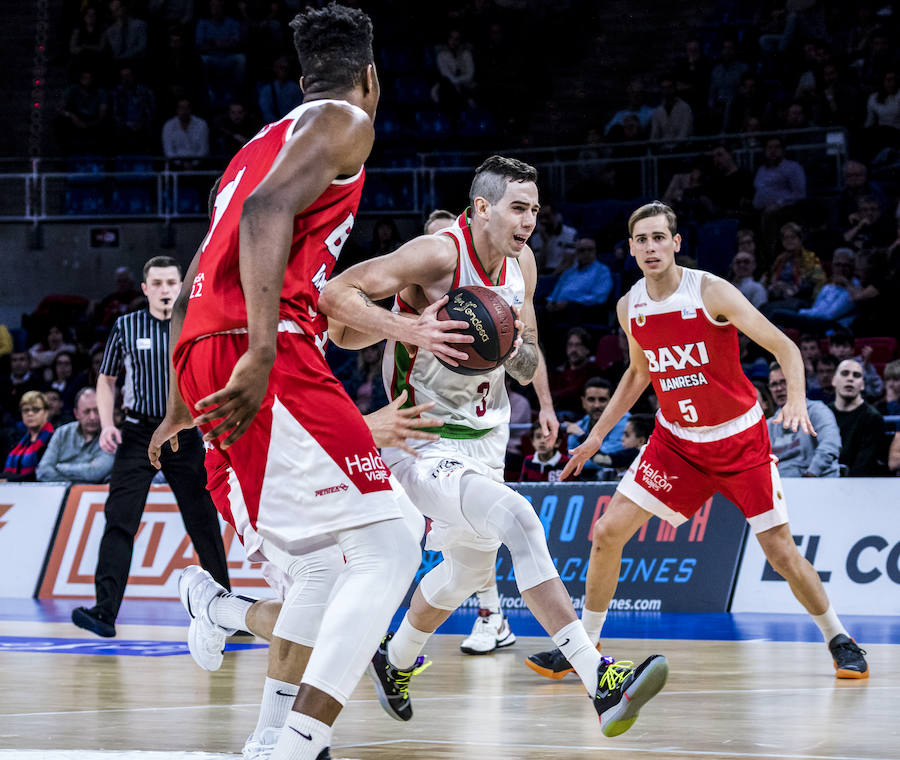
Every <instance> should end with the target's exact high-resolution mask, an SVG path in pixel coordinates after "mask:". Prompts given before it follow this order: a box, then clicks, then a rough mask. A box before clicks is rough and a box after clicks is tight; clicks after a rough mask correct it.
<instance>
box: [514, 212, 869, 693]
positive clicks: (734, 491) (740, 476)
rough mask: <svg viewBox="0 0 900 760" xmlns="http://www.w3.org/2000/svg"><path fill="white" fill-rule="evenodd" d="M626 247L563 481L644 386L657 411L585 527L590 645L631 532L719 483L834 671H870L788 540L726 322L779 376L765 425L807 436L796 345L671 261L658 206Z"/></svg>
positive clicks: (704, 276)
mask: <svg viewBox="0 0 900 760" xmlns="http://www.w3.org/2000/svg"><path fill="white" fill-rule="evenodd" d="M628 243H629V247H630V249H631V255H632V256H634V258H635V260H636V261H637V265H638V266H639V267H640V269H641V271H642V272H643V273H644V278H643V279H641V280H640V281H638V282H637V283H636V284H635V285H634V286H633V287H632V288H631V290H630V291H629V292H628V293H627V294H625V295H624V296H622V298H621V299H620V300H619V303H618V306H617V311H618V316H619V323H620V324H621V325H622V329H623V330H624V331H625V334H626V335H627V336H628V344H629V356H630V362H629V366H628V369H627V370H626V371H625V374H624V375H623V376H622V379H621V380H620V381H619V385H618V387H617V388H616V391H615V393H614V394H613V397H612V399H610V402H609V404H608V405H607V407H606V409H605V410H604V411H603V414H602V415H601V416H600V419H599V420H598V421H597V423H596V424H595V425H594V427H593V429H592V430H591V432H590V434H589V435H588V437H587V439H586V440H585V441H584V443H582V444H581V445H580V446H578V447H577V448H575V449H573V450H572V452H571V454H572V458H571V459H570V460H569V462H568V464H567V465H566V467H565V469H564V470H563V472H562V478H566V477H568V476H569V475H571V474H572V473H575V474H577V473H579V472H581V469H582V467H583V466H584V463H585V462H586V461H587V460H588V459H589V458H590V457H592V456H593V455H594V454H596V453H597V451H598V449H599V448H600V444H601V442H602V441H603V439H604V437H605V436H606V435H607V434H608V433H609V431H610V430H611V429H612V427H613V426H614V425H615V424H616V423H617V422H618V421H619V419H620V418H621V417H622V415H623V414H624V413H625V412H627V411H628V410H629V409H630V408H631V407H632V405H633V404H634V403H635V402H636V401H637V400H638V397H639V396H640V395H641V393H643V391H644V389H645V388H646V387H647V384H648V383H649V382H652V383H653V389H654V391H655V392H656V395H657V398H658V399H659V411H658V412H657V414H656V428H655V430H654V431H653V433H652V434H651V435H650V439H649V441H648V442H647V444H646V445H645V446H644V447H643V448H642V449H641V451H640V454H639V455H638V457H637V458H636V459H635V461H634V463H633V464H632V465H631V467H629V468H628V472H627V473H626V474H625V477H624V478H623V479H622V481H621V483H620V484H619V486H618V488H617V490H616V493H615V495H614V496H613V498H612V500H611V501H610V504H609V507H608V508H607V509H606V512H605V513H604V514H603V515H602V516H601V517H600V519H599V520H597V522H596V523H595V524H594V528H593V536H592V539H593V548H592V550H591V559H590V565H589V568H588V576H587V584H586V604H585V609H584V610H583V613H582V621H583V622H584V627H585V629H586V630H587V631H588V633H589V635H590V637H591V641H592V642H594V643H596V642H597V641H599V638H600V631H601V629H602V626H603V622H604V620H605V619H606V611H607V609H608V606H609V602H610V600H611V599H612V597H613V594H614V593H615V590H616V585H617V583H618V577H619V567H620V564H621V558H622V548H623V547H624V546H625V544H626V543H627V542H628V540H629V539H630V538H631V537H632V536H633V535H634V533H635V532H636V531H637V530H638V529H639V528H640V527H641V526H642V525H643V524H644V523H646V522H647V520H649V519H650V518H651V517H652V516H653V515H657V516H658V517H660V518H661V519H663V520H666V521H667V522H669V523H670V524H672V525H675V526H678V525H680V524H682V523H683V522H685V521H686V520H687V519H688V518H689V517H690V516H691V515H692V514H694V512H696V511H697V510H698V509H699V508H700V507H701V506H702V505H703V503H704V502H705V501H706V500H707V499H708V498H709V497H710V496H712V494H713V493H715V492H716V491H720V492H721V493H723V494H724V495H725V496H727V497H728V498H729V499H730V500H731V501H732V502H734V503H735V504H736V505H737V506H738V507H739V508H740V509H741V511H742V512H743V513H744V515H745V516H746V518H747V521H748V522H749V524H750V527H751V528H752V530H753V532H754V533H755V534H756V538H757V540H758V541H759V543H760V545H761V546H762V549H763V551H764V552H765V555H766V557H767V559H768V560H769V563H770V564H771V565H772V567H773V568H775V570H776V571H778V572H779V573H780V574H781V575H782V576H783V577H784V578H785V579H786V580H787V582H788V583H789V584H790V587H791V591H793V593H794V596H795V597H797V600H798V601H799V602H800V603H801V604H802V605H803V606H804V607H805V608H806V610H807V612H809V614H810V615H811V616H812V618H813V620H814V621H815V623H816V625H817V626H818V627H819V629H820V630H821V632H822V635H823V637H824V639H825V641H826V642H827V643H828V647H829V649H830V651H831V655H832V658H833V661H834V667H835V670H836V672H837V677H838V678H867V677H868V675H869V670H868V666H867V664H866V660H865V658H864V657H863V655H864V654H865V652H863V651H862V650H861V649H860V648H859V647H858V646H857V644H856V642H854V641H853V639H851V638H850V636H849V634H848V633H847V631H846V629H845V628H844V626H843V625H842V624H841V621H840V620H839V619H838V617H837V614H836V613H835V611H834V609H833V608H832V607H831V604H830V602H829V600H828V596H827V595H826V593H825V589H824V587H823V586H822V581H821V580H820V579H819V575H818V573H817V572H816V571H815V569H813V567H812V565H811V564H810V563H809V562H808V561H807V560H806V559H805V558H804V557H803V556H802V555H801V554H800V552H799V551H798V550H797V546H796V544H794V539H793V537H792V536H791V530H790V527H789V525H788V517H787V507H786V505H785V501H784V494H783V490H782V487H781V481H780V479H779V476H778V470H777V469H776V467H775V463H776V461H777V460H776V459H775V457H774V456H772V449H771V445H770V443H769V433H768V428H767V427H766V420H765V418H764V415H763V413H762V409H761V408H760V406H759V403H758V402H757V400H756V390H755V388H754V387H753V385H752V384H751V383H750V381H749V380H748V379H747V378H746V376H745V375H744V373H743V371H742V369H741V364H740V353H739V349H738V336H737V331H738V330H740V331H741V332H742V333H744V334H745V335H747V336H748V337H749V338H750V339H751V340H753V341H755V342H756V343H758V344H759V345H760V346H762V347H763V348H765V349H766V350H767V351H769V352H770V353H772V354H774V356H775V358H776V360H777V361H778V363H779V364H780V365H781V367H782V369H783V371H784V376H785V378H786V379H787V394H788V395H787V402H786V403H785V404H784V406H783V407H782V409H781V411H780V412H779V413H778V416H777V417H776V418H775V423H779V422H780V423H781V424H782V425H784V427H785V429H788V428H790V429H791V430H793V431H794V432H796V431H797V430H798V429H799V430H802V431H803V432H804V433H807V434H810V435H815V431H814V430H813V426H812V423H811V422H810V420H809V415H808V414H807V411H806V387H805V374H804V369H803V359H802V357H801V355H800V350H799V349H798V348H797V346H796V345H794V343H793V341H791V340H790V338H788V337H787V336H786V335H785V334H784V333H782V332H781V331H780V330H778V328H776V327H775V326H774V325H773V324H772V323H771V322H769V321H768V320H767V319H766V318H765V317H763V316H762V314H760V313H759V312H758V311H757V310H756V309H755V308H754V307H753V306H752V305H751V304H750V302H749V301H748V300H747V299H746V298H744V296H743V295H741V293H740V292H739V291H738V290H737V288H735V287H734V286H733V285H731V284H730V283H728V282H726V281H725V280H723V279H721V278H720V277H716V276H714V275H711V274H709V273H707V272H701V271H698V270H694V269H687V268H685V267H681V266H678V265H677V264H676V263H675V254H676V253H677V252H678V250H679V248H680V246H681V236H680V235H678V234H677V219H676V218H675V213H674V212H673V211H672V209H671V208H669V207H668V206H666V205H665V204H663V203H660V202H658V201H655V202H653V203H649V204H646V205H644V206H641V207H640V208H639V209H637V210H636V211H635V212H634V213H633V214H632V215H631V218H630V219H629V221H628ZM564 655H565V653H564V652H560V651H559V650H553V651H551V652H541V653H539V654H536V655H532V657H530V658H529V661H528V665H529V667H531V668H532V670H536V671H537V672H539V673H541V674H542V675H545V676H547V677H550V678H559V677H561V676H562V675H565V673H566V672H568V670H567V669H568V668H570V667H571V665H570V664H569V663H567V662H566V661H565V660H566V658H565V656H564Z"/></svg>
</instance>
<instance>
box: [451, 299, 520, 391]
mask: <svg viewBox="0 0 900 760" xmlns="http://www.w3.org/2000/svg"><path fill="white" fill-rule="evenodd" d="M447 296H448V297H449V298H450V300H449V301H448V302H447V305H446V306H444V307H443V308H442V309H441V310H440V311H439V312H438V315H437V316H438V319H442V320H444V319H451V320H459V321H461V322H468V323H469V327H468V328H467V329H466V330H463V331H461V332H463V333H465V334H466V335H471V336H472V337H473V338H475V342H474V343H454V344H453V345H454V347H455V348H458V349H459V350H460V351H464V352H465V353H467V354H468V355H469V358H468V359H462V360H460V362H459V366H457V367H452V366H450V365H449V364H447V363H446V362H444V361H442V360H441V359H440V358H438V361H439V362H441V364H443V365H444V366H445V367H447V369H450V370H453V371H454V372H457V373H459V374H461V375H481V374H484V373H485V372H490V371H491V370H492V369H496V368H497V367H499V366H500V365H501V364H503V362H504V361H506V359H507V357H508V356H509V355H510V354H511V353H512V350H513V344H514V343H515V341H516V325H515V322H516V314H515V312H514V311H513V310H512V307H511V306H510V305H509V304H508V303H506V301H504V300H503V298H502V297H501V296H500V295H499V294H498V293H497V292H496V291H493V290H491V289H490V288H483V287H481V286H479V285H470V286H468V287H465V288H454V289H453V290H451V291H450V292H449V293H448V294H447Z"/></svg>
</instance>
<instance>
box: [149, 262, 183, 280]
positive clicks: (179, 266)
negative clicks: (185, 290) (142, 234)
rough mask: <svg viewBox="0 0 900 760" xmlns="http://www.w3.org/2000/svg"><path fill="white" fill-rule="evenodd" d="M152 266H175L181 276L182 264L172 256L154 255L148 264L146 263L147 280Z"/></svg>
mask: <svg viewBox="0 0 900 760" xmlns="http://www.w3.org/2000/svg"><path fill="white" fill-rule="evenodd" d="M152 267H160V268H164V267H175V268H176V269H177V270H178V276H179V277H181V265H180V264H179V263H178V262H177V261H176V260H175V259H173V258H172V257H171V256H154V257H153V258H152V259H150V260H149V261H148V262H147V263H146V264H144V279H143V282H147V276H148V275H149V274H150V269H151V268H152Z"/></svg>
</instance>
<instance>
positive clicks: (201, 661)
mask: <svg viewBox="0 0 900 760" xmlns="http://www.w3.org/2000/svg"><path fill="white" fill-rule="evenodd" d="M227 593H228V591H227V590H226V589H224V588H223V587H222V586H220V585H219V584H218V583H216V582H215V581H214V580H213V577H212V576H211V575H210V574H209V573H208V572H206V570H204V569H203V568H202V567H200V566H199V565H189V566H188V567H186V568H185V569H184V570H182V572H181V576H180V577H179V578H178V595H179V596H180V597H181V603H182V604H183V605H184V608H185V609H186V610H187V613H188V615H190V616H191V627H190V628H188V650H189V651H190V653H191V657H193V658H194V662H196V663H197V664H198V665H199V666H200V667H201V668H203V669H204V670H218V669H219V668H220V667H221V665H222V652H223V651H224V650H225V637H226V636H231V635H232V634H234V629H233V628H222V626H220V625H216V624H215V623H214V622H213V621H212V618H210V616H209V603H210V602H211V601H212V600H213V599H215V598H216V597H217V596H221V595H222V594H227Z"/></svg>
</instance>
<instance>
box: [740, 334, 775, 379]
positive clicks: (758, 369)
mask: <svg viewBox="0 0 900 760" xmlns="http://www.w3.org/2000/svg"><path fill="white" fill-rule="evenodd" d="M738 356H739V358H740V362H741V369H743V370H744V374H745V375H746V376H747V377H749V378H750V379H751V380H758V379H762V378H768V376H769V361H768V359H767V357H766V356H763V350H762V349H761V348H760V347H759V345H758V344H757V343H756V342H754V341H752V340H750V338H748V337H747V336H746V335H744V333H742V332H739V333H738Z"/></svg>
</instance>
